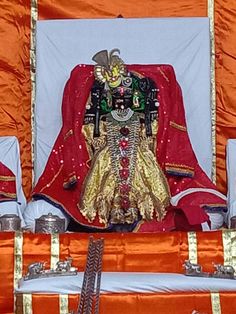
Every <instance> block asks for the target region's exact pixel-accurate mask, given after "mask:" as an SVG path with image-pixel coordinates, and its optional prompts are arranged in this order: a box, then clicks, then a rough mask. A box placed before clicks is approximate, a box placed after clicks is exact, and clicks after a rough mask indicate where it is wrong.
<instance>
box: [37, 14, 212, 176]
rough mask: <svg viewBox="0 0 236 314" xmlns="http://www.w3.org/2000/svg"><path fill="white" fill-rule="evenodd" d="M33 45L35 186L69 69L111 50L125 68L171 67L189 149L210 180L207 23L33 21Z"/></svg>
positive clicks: (50, 142) (54, 131) (55, 130)
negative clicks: (178, 88)
mask: <svg viewBox="0 0 236 314" xmlns="http://www.w3.org/2000/svg"><path fill="white" fill-rule="evenodd" d="M36 42H37V45H36V56H37V58H36V59H37V66H36V108H35V126H36V130H35V131H36V132H35V134H36V143H35V145H36V150H35V154H36V156H35V179H36V182H37V180H38V178H39V176H40V175H41V174H42V171H43V169H44V167H45V165H46V162H47V159H48V156H49V154H50V151H51V149H52V146H53V144H54V141H55V139H56V137H57V134H58V133H59V130H60V128H61V123H62V117H61V103H62V94H63V89H64V86H65V83H66V81H67V80H68V78H69V76H70V72H71V70H72V69H73V68H74V67H75V66H76V65H77V64H93V62H92V56H93V55H94V54H95V53H96V52H98V51H100V50H104V49H107V50H111V49H113V48H118V49H120V56H121V58H122V59H123V60H124V62H125V63H126V64H171V65H172V66H173V67H174V69H175V72H176V76H177V80H178V82H179V84H180V86H181V88H182V92H183V97H184V105H185V113H186V119H187V126H188V131H189V134H190V139H191V143H192V146H193V148H194V151H195V153H196V155H197V158H198V161H199V163H200V165H201V167H202V168H203V169H204V170H205V172H206V173H207V175H208V176H209V177H210V176H211V169H212V141H211V106H210V38H209V19H208V18H145V19H123V18H122V19H91V20H90V19H81V20H48V21H47V20H43V21H38V22H37V29H36ZM178 153H181V152H178Z"/></svg>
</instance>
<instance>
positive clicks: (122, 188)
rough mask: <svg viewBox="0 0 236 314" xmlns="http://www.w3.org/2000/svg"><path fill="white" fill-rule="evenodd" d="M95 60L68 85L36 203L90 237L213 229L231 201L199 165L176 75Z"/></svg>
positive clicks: (115, 55)
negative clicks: (61, 214) (205, 226)
mask: <svg viewBox="0 0 236 314" xmlns="http://www.w3.org/2000/svg"><path fill="white" fill-rule="evenodd" d="M93 60H94V61H95V62H96V65H95V66H94V67H93V66H88V65H79V66H77V67H76V68H75V69H74V70H73V71H72V73H71V77H70V79H69V80H68V82H67V84H66V87H65V91H64V97H63V105H62V115H63V126H62V129H61V132H60V134H59V136H58V138H57V141H56V143H55V145H54V147H53V150H52V152H51V155H50V157H49V160H48V163H47V165H46V168H45V170H44V173H43V174H42V176H41V178H40V179H39V182H38V183H37V185H36V187H35V189H34V191H33V198H34V199H36V200H37V199H45V200H46V201H48V202H50V203H51V204H53V205H55V206H56V207H58V208H60V209H61V210H63V211H65V212H67V213H68V214H69V215H70V216H71V217H72V218H73V220H74V221H75V222H77V224H78V226H86V227H88V228H89V229H88V230H90V231H91V230H92V229H94V230H95V231H96V230H98V229H103V230H109V231H139V232H148V231H149V232H155V231H170V230H201V229H202V225H203V224H204V223H205V224H208V225H209V226H210V213H211V212H214V213H216V212H218V213H220V214H221V213H223V212H224V211H226V204H225V197H224V196H223V195H222V194H221V193H219V192H218V191H217V190H216V187H215V185H214V184H213V183H212V182H211V181H210V179H209V178H208V177H207V175H206V174H205V173H204V172H203V170H202V169H201V168H200V166H199V165H198V162H197V159H196V157H195V154H194V152H193V150H192V146H191V144H190V141H189V137H188V133H187V128H186V122H185V115H184V109H183V103H182V95H181V90H180V87H179V85H178V83H177V81H176V78H175V74H174V70H173V68H172V67H171V66H169V65H131V66H126V65H125V64H124V62H123V61H122V60H121V58H120V56H119V50H117V49H114V50H112V51H111V52H110V53H108V52H107V51H106V50H104V51H100V52H98V53H97V54H96V55H95V56H94V57H93Z"/></svg>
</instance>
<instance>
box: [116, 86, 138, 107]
mask: <svg viewBox="0 0 236 314" xmlns="http://www.w3.org/2000/svg"><path fill="white" fill-rule="evenodd" d="M111 94H112V108H113V110H117V109H121V110H123V109H127V108H130V107H131V106H132V103H133V91H132V89H131V88H129V87H125V86H119V87H116V88H114V89H113V90H112V93H111Z"/></svg>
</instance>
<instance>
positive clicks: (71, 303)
mask: <svg viewBox="0 0 236 314" xmlns="http://www.w3.org/2000/svg"><path fill="white" fill-rule="evenodd" d="M17 301H18V304H19V306H18V307H17V312H16V314H23V312H22V296H21V295H17ZM78 302H79V297H78V295H69V297H68V308H69V310H70V311H71V310H74V311H76V310H77V307H78ZM59 304H60V301H59V295H56V294H52V295H42V294H33V295H32V308H33V313H34V314H41V312H42V305H43V307H44V308H46V309H47V314H60V312H59ZM220 308H221V313H222V314H232V313H234V312H235V309H236V293H234V292H227V293H226V292H221V293H220ZM194 311H196V313H199V314H200V313H202V314H206V313H213V311H212V302H211V295H210V293H209V292H205V293H203V292H202V293H200V292H199V293H194V294H193V293H191V292H186V293H155V294H154V293H122V294H121V293H114V294H102V295H101V297H100V310H99V313H101V314H107V313H112V314H121V313H122V314H133V313H135V314H141V313H142V314H153V313H160V314H170V313H171V314H190V313H195V312H194ZM215 313H218V312H216V310H215Z"/></svg>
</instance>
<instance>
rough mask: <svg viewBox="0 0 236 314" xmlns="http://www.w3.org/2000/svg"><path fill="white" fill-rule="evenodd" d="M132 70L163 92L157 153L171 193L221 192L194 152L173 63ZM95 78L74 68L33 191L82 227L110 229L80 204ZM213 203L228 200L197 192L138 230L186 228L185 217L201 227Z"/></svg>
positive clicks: (189, 225)
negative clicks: (55, 133) (88, 215)
mask: <svg viewBox="0 0 236 314" xmlns="http://www.w3.org/2000/svg"><path fill="white" fill-rule="evenodd" d="M128 70H129V71H134V72H138V73H140V74H142V75H144V76H145V77H150V78H151V79H152V80H154V82H155V83H156V86H157V87H158V89H159V90H160V91H159V103H160V106H159V110H158V116H159V117H158V121H159V126H158V133H157V151H156V156H157V160H158V162H159V164H160V166H161V168H162V169H163V170H164V172H165V174H166V176H167V179H168V183H169V186H170V191H171V195H172V196H174V195H176V194H178V193H179V192H181V191H184V190H186V189H189V188H208V189H209V188H210V189H213V190H215V189H216V187H215V185H214V184H213V183H212V182H211V181H210V179H209V178H208V177H207V175H206V174H205V173H204V172H203V170H202V169H201V168H200V166H199V165H198V162H197V159H196V156H195V154H194V152H193V149H192V146H191V143H190V140H189V137H188V133H187V131H186V121H185V114H184V107H183V99H182V93H181V89H180V87H179V85H178V83H177V81H176V77H175V73H174V69H173V67H172V66H170V65H130V66H128ZM93 82H94V75H93V66H90V65H78V66H76V67H75V68H74V70H73V71H72V72H71V76H70V79H69V80H68V82H67V84H66V86H65V90H64V95H63V103H62V117H63V126H62V128H61V131H60V133H59V135H58V138H57V140H56V142H55V145H54V147H53V150H52V152H51V154H50V156H49V160H48V163H47V165H46V168H45V170H44V172H43V174H42V176H41V177H40V179H39V181H38V183H37V185H36V187H35V188H34V190H33V197H34V198H44V199H46V200H48V201H50V202H52V203H53V204H55V205H56V206H58V207H60V208H63V209H64V210H65V211H66V212H67V213H69V215H71V216H72V217H73V218H74V219H75V220H77V221H78V222H79V223H80V224H82V225H86V226H93V227H97V228H104V225H103V224H101V223H100V222H99V220H98V217H96V219H95V220H94V221H93V223H89V222H88V221H87V220H86V219H85V218H84V217H83V216H82V214H81V213H80V210H79V208H78V206H77V204H78V203H79V198H80V194H81V188H82V184H83V182H84V179H85V177H86V175H87V173H88V171H89V166H88V164H87V161H88V160H89V156H88V152H87V149H86V144H85V139H84V136H83V134H82V132H81V129H82V125H83V117H84V113H85V104H86V101H87V99H88V96H89V93H90V89H91V86H92V84H93ZM75 180H76V181H77V183H76V185H75V186H74V187H73V188H72V189H69V190H68V189H64V188H63V184H64V185H65V183H68V182H74V181H75ZM208 204H209V205H212V204H217V205H218V206H219V205H221V206H222V207H226V204H225V201H224V200H222V199H221V198H220V197H218V196H216V195H214V194H211V193H206V192H198V193H194V194H192V195H190V196H189V195H188V196H185V197H184V198H182V199H181V200H180V201H179V204H178V207H173V206H170V207H169V208H168V214H167V215H166V218H165V219H164V220H163V221H162V222H157V221H154V220H153V221H151V222H143V221H141V222H140V224H139V225H138V226H137V228H136V231H139V232H146V231H148V232H155V231H168V230H173V229H176V228H177V229H182V224H184V221H186V224H187V229H189V230H192V229H193V230H194V229H199V225H200V224H201V223H203V222H206V221H208V220H209V217H208V215H207V214H206V213H205V211H204V209H203V207H204V206H205V205H208ZM176 210H177V212H178V213H181V214H182V215H183V214H184V216H183V217H182V218H181V219H178V218H177V217H176V213H177V212H176ZM179 210H181V211H179ZM183 229H184V228H183Z"/></svg>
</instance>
